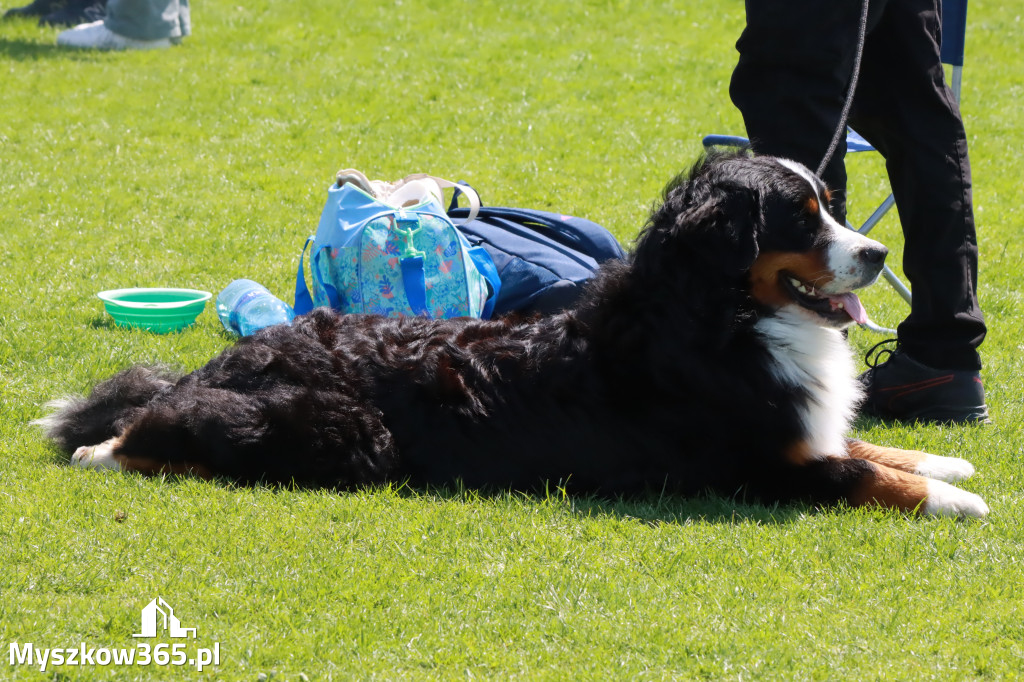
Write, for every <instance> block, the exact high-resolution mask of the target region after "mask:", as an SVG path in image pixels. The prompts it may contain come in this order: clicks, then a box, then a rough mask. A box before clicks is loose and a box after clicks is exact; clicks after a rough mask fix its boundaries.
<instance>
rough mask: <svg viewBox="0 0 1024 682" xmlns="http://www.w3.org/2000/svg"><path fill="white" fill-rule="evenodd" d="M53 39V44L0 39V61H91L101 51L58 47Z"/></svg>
mask: <svg viewBox="0 0 1024 682" xmlns="http://www.w3.org/2000/svg"><path fill="white" fill-rule="evenodd" d="M56 40H57V39H56V37H54V42H53V43H40V42H38V41H34V40H21V39H18V38H0V59H9V60H13V61H19V62H27V61H40V60H43V59H52V58H61V59H72V60H74V61H93V60H94V59H95V58H96V55H97V54H98V53H101V52H102V51H101V50H80V49H75V48H67V47H58V46H57V42H56Z"/></svg>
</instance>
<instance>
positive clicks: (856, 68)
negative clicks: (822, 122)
mask: <svg viewBox="0 0 1024 682" xmlns="http://www.w3.org/2000/svg"><path fill="white" fill-rule="evenodd" d="M869 4H870V0H864V6H863V8H862V9H861V12H860V28H859V32H858V34H857V54H856V55H854V58H853V74H852V75H851V76H850V89H849V90H848V91H847V93H846V101H845V102H843V113H842V114H840V116H839V125H837V126H836V132H835V134H834V135H833V136H832V142H831V144H829V146H828V151H827V152H825V157H824V158H823V159H822V160H821V164H820V165H819V166H818V170H817V171H816V172H815V175H817V176H819V177H820V176H821V174H822V173H823V172H824V171H825V166H827V165H828V162H829V161H830V160H831V159H832V155H833V154H835V152H836V147H838V146H839V140H841V139H843V138H844V137H846V121H847V119H849V117H850V107H851V106H853V93H854V92H856V90H857V78H858V77H859V76H860V58H861V56H862V55H863V54H864V41H865V40H866V39H867V35H868V5H869Z"/></svg>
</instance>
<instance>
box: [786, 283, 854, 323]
mask: <svg viewBox="0 0 1024 682" xmlns="http://www.w3.org/2000/svg"><path fill="white" fill-rule="evenodd" d="M780 275H781V279H782V284H783V286H784V287H786V290H787V291H788V292H789V295H790V296H792V297H793V300H794V301H796V302H797V303H798V304H799V305H800V306H801V307H802V308H805V309H807V310H809V311H811V312H813V313H816V314H817V315H821V316H822V317H824V318H825V319H827V320H831V321H833V322H843V321H846V320H847V319H851V320H853V321H854V322H856V323H858V324H864V323H865V322H867V321H868V314H867V312H866V311H865V310H864V306H863V305H862V304H861V302H860V299H859V298H857V294H855V293H853V292H852V291H847V292H846V293H842V294H825V293H822V292H820V291H818V290H817V289H815V288H814V285H812V284H808V283H807V282H804V281H803V280H801V279H799V278H797V277H794V276H793V275H790V274H788V273H784V272H783V273H780Z"/></svg>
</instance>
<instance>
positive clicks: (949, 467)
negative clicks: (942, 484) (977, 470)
mask: <svg viewBox="0 0 1024 682" xmlns="http://www.w3.org/2000/svg"><path fill="white" fill-rule="evenodd" d="M914 473H915V474H917V475H919V476H927V477H928V478H936V479H938V480H940V481H962V480H964V479H965V478H970V477H971V476H973V475H974V466H973V465H972V464H971V463H970V462H968V461H967V460H966V459H960V458H959V457H940V456H938V455H925V456H924V459H923V460H921V461H920V462H918V464H917V469H916V470H915V471H914Z"/></svg>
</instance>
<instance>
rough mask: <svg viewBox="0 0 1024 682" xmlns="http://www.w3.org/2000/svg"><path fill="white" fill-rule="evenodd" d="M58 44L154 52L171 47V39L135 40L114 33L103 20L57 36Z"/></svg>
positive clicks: (70, 29) (82, 25) (76, 27)
mask: <svg viewBox="0 0 1024 682" xmlns="http://www.w3.org/2000/svg"><path fill="white" fill-rule="evenodd" d="M57 44H58V45H61V46H63V47H81V48H91V49H94V50H154V49H158V48H162V47H170V46H171V39H170V38H160V39H158V40H135V39H134V38H127V37H125V36H122V35H119V34H117V33H114V32H113V31H111V30H110V29H109V28H107V27H106V26H105V25H104V24H103V20H102V19H100V20H99V21H94V22H92V23H91V24H79V25H78V26H75V27H74V28H69V29H68V30H66V31H62V32H61V33H59V34H58V35H57Z"/></svg>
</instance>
